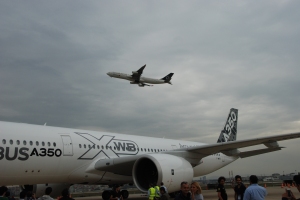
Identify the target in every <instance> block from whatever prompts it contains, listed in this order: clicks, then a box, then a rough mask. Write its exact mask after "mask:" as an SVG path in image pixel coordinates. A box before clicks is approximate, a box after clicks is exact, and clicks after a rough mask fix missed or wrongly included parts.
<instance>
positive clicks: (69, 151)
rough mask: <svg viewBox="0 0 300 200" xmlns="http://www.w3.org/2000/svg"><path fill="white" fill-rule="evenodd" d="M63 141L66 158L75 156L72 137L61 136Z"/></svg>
mask: <svg viewBox="0 0 300 200" xmlns="http://www.w3.org/2000/svg"><path fill="white" fill-rule="evenodd" d="M61 139H62V141H63V145H64V148H63V155H64V156H73V145H72V140H71V137H70V136H68V135H61Z"/></svg>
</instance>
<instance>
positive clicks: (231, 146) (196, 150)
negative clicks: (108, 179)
mask: <svg viewBox="0 0 300 200" xmlns="http://www.w3.org/2000/svg"><path fill="white" fill-rule="evenodd" d="M295 138H300V132H299V133H289V134H282V135H276V136H268V137H262V138H255V139H247V140H240V141H230V142H225V143H216V144H208V145H202V146H197V147H189V148H181V149H175V150H171V151H164V152H160V154H169V155H174V156H178V157H182V158H184V159H186V160H187V161H189V162H190V163H191V164H192V165H194V166H195V165H197V164H198V163H199V161H200V160H201V159H202V158H204V157H206V156H209V155H212V154H215V153H220V152H221V153H224V154H225V155H227V156H235V157H241V158H245V157H250V156H254V155H259V154H263V153H269V152H272V151H278V150H281V148H284V147H280V146H279V144H278V143H277V142H278V141H282V140H290V139H295ZM261 144H264V145H265V146H266V147H267V148H263V149H256V150H251V151H246V152H240V151H239V150H238V149H239V148H244V147H250V146H255V145H261ZM144 156H145V155H135V156H127V157H118V158H111V159H105V160H98V161H95V162H94V163H92V165H91V166H90V167H89V168H88V169H87V170H86V172H91V173H93V171H94V170H100V171H108V172H112V173H115V174H122V175H128V176H131V175H132V168H133V165H134V163H135V161H136V160H137V159H139V158H142V157H144Z"/></svg>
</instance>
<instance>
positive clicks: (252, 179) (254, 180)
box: [249, 175, 258, 183]
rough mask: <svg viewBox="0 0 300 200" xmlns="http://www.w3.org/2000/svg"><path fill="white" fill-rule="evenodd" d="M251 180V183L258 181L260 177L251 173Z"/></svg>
mask: <svg viewBox="0 0 300 200" xmlns="http://www.w3.org/2000/svg"><path fill="white" fill-rule="evenodd" d="M249 181H250V182H251V183H258V178H257V176H255V175H251V176H250V177H249Z"/></svg>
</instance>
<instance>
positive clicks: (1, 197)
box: [0, 186, 74, 200]
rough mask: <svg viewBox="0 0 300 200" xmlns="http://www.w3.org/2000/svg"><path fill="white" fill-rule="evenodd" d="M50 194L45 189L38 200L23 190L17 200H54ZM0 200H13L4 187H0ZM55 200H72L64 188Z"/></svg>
mask: <svg viewBox="0 0 300 200" xmlns="http://www.w3.org/2000/svg"><path fill="white" fill-rule="evenodd" d="M51 192H52V188H51V187H47V188H46V189H45V194H44V195H43V196H41V197H39V198H37V197H36V196H35V194H34V193H33V192H32V191H26V190H23V191H21V192H20V196H19V198H18V199H19V200H54V199H53V198H52V197H51V196H50V194H51ZM0 200H15V198H14V197H12V196H10V192H9V190H8V188H7V187H6V186H1V187H0ZM56 200H74V199H72V198H71V195H70V193H69V189H68V188H65V189H64V190H63V191H62V192H61V196H60V197H57V198H56Z"/></svg>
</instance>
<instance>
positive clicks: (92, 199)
mask: <svg viewBox="0 0 300 200" xmlns="http://www.w3.org/2000/svg"><path fill="white" fill-rule="evenodd" d="M266 189H267V191H268V195H267V197H266V199H265V200H276V199H281V195H282V194H283V193H284V191H285V189H284V188H281V187H280V186H275V187H267V188H266ZM226 191H227V194H228V199H229V200H233V199H234V198H233V196H234V191H233V189H231V188H227V189H226ZM291 191H292V192H293V193H294V195H295V196H296V198H300V192H298V190H297V189H296V188H291ZM202 194H203V197H204V199H205V200H216V199H218V198H217V192H216V190H213V189H211V190H203V192H202ZM74 198H75V200H100V199H102V197H101V196H100V195H99V196H89V197H74ZM133 199H134V200H147V199H148V198H147V196H146V195H145V194H130V195H129V198H128V200H133Z"/></svg>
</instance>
